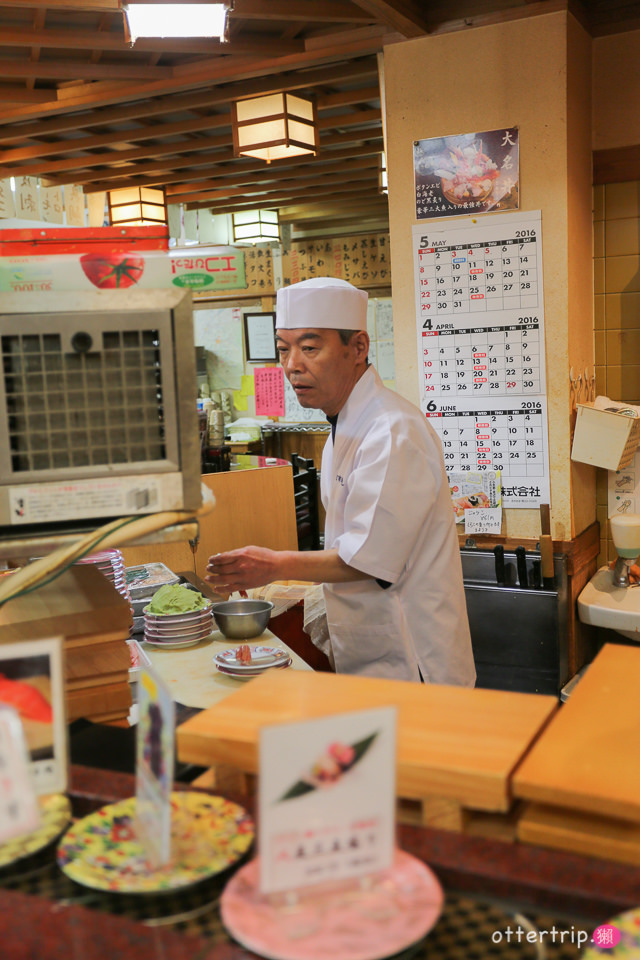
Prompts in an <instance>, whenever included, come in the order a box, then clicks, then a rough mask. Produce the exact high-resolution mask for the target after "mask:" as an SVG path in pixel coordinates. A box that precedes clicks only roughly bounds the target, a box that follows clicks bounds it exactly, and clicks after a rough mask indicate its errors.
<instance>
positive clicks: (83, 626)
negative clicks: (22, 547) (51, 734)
mask: <svg viewBox="0 0 640 960" xmlns="http://www.w3.org/2000/svg"><path fill="white" fill-rule="evenodd" d="M130 626H131V608H130V605H129V602H128V600H127V599H126V598H125V597H123V596H121V595H120V594H119V593H118V591H117V590H116V589H115V587H114V586H113V585H112V584H111V583H110V582H109V581H108V580H107V579H106V577H104V576H103V575H102V573H100V571H99V570H97V569H96V568H95V567H94V566H92V565H90V564H78V565H76V566H72V567H70V569H68V570H65V571H64V573H62V574H60V576H59V577H56V579H55V580H53V581H52V582H51V583H46V584H44V585H43V586H40V587H38V588H37V590H33V591H30V592H29V593H27V594H25V595H24V596H21V597H15V598H14V599H12V600H8V601H7V602H6V603H5V604H4V605H3V606H2V607H0V644H2V643H10V642H12V641H16V640H34V639H38V638H40V637H59V636H61V637H63V638H64V644H63V650H64V658H63V659H64V675H65V703H66V710H67V720H69V721H71V720H77V719H78V718H80V717H85V718H87V719H90V720H96V721H106V720H115V719H121V718H126V717H127V714H128V712H129V708H130V706H131V689H130V686H129V661H130V658H129V648H128V646H127V644H126V642H125V641H126V639H127V638H128V636H129V630H130Z"/></svg>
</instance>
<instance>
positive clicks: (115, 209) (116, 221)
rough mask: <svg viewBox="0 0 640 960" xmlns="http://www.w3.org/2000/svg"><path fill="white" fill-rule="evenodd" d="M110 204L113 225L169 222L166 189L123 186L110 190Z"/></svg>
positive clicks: (130, 225)
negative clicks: (165, 196)
mask: <svg viewBox="0 0 640 960" xmlns="http://www.w3.org/2000/svg"><path fill="white" fill-rule="evenodd" d="M108 204H109V223H110V224H111V226H112V227H120V226H129V227H144V226H150V225H153V224H165V223H166V222H167V207H166V204H165V199H164V190H154V189H152V188H151V187H123V188H122V189H121V190H111V191H110V192H109V194H108Z"/></svg>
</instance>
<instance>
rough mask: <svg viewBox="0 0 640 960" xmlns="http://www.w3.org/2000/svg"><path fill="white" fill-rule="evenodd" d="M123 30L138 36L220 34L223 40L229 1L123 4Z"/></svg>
mask: <svg viewBox="0 0 640 960" xmlns="http://www.w3.org/2000/svg"><path fill="white" fill-rule="evenodd" d="M123 12H124V19H125V32H126V33H127V34H128V39H129V40H131V42H132V43H135V41H136V40H137V39H138V37H219V38H220V39H221V40H225V39H226V31H227V14H228V12H229V4H228V3H126V4H125V5H124V7H123Z"/></svg>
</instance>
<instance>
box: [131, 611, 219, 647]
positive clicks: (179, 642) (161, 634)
mask: <svg viewBox="0 0 640 960" xmlns="http://www.w3.org/2000/svg"><path fill="white" fill-rule="evenodd" d="M143 614H144V639H145V640H146V642H147V643H151V644H153V646H155V647H168V648H173V649H179V648H180V647H192V646H194V645H195V644H196V643H200V641H201V640H204V639H205V638H206V637H208V636H209V634H210V633H211V631H212V630H213V616H212V614H211V604H210V603H208V604H207V606H206V607H203V609H202V610H193V611H191V612H190V613H149V607H145V608H144V610H143Z"/></svg>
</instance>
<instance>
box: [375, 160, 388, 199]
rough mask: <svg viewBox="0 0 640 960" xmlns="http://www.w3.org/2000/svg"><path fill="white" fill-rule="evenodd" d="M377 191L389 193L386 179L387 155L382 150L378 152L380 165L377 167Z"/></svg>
mask: <svg viewBox="0 0 640 960" xmlns="http://www.w3.org/2000/svg"><path fill="white" fill-rule="evenodd" d="M378 193H387V194H388V193H389V183H388V181H387V155H386V153H385V152H384V150H383V151H382V153H381V154H380V165H379V167H378Z"/></svg>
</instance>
